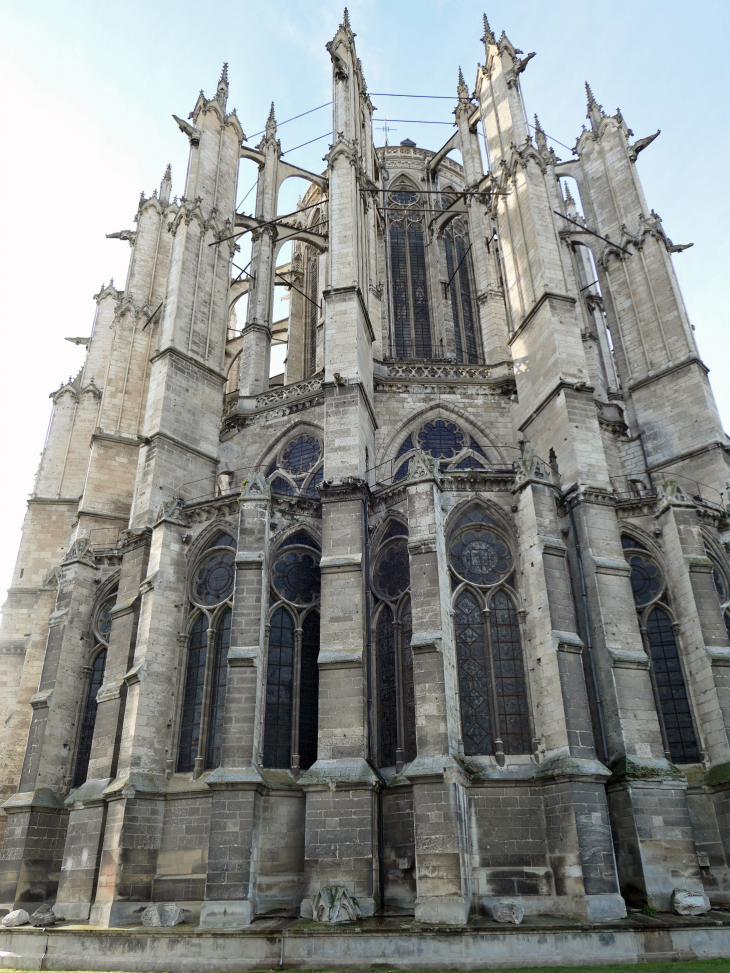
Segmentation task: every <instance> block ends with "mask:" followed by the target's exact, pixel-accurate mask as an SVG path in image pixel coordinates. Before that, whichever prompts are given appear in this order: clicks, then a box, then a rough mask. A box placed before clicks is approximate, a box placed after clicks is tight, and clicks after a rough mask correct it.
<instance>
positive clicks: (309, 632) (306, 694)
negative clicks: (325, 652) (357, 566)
mask: <svg viewBox="0 0 730 973" xmlns="http://www.w3.org/2000/svg"><path fill="white" fill-rule="evenodd" d="M318 656H319V612H316V611H313V612H310V613H309V614H308V615H307V617H306V618H305V619H304V624H303V625H302V654H301V673H300V676H299V766H300V768H301V769H302V770H308V769H309V768H310V767H311V766H312V764H313V763H314V762H315V760H316V759H317V726H318V720H317V716H318V713H319V665H318V663H317V658H318Z"/></svg>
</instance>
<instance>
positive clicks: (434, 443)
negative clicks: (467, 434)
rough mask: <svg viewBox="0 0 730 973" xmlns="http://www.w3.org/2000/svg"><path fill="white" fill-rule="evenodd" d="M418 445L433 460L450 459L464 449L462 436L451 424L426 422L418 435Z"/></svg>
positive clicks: (441, 421)
mask: <svg viewBox="0 0 730 973" xmlns="http://www.w3.org/2000/svg"><path fill="white" fill-rule="evenodd" d="M418 445H419V446H420V447H421V449H422V450H424V452H426V453H428V454H429V455H430V456H433V457H434V459H440V458H441V457H445V458H446V459H451V458H452V457H453V456H456V454H457V453H458V452H460V451H461V450H462V449H463V448H464V434H463V433H462V432H461V430H460V429H459V428H458V426H456V425H455V424H454V423H453V422H444V420H443V419H437V420H436V421H435V422H427V423H426V424H425V426H424V427H423V428H422V429H421V430H420V431H419V433H418Z"/></svg>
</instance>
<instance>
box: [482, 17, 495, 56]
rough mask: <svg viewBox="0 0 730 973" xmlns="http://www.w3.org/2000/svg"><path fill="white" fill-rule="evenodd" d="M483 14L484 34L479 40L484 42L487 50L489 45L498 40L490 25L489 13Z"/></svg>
mask: <svg viewBox="0 0 730 973" xmlns="http://www.w3.org/2000/svg"><path fill="white" fill-rule="evenodd" d="M483 16H484V36H483V37H480V38H479V40H481V41H483V42H484V50H485V51H486V49H487V47H488V46H489V45H490V44H494V43H496V41H495V39H494V32H493V31H492V28H491V27H490V26H489V21H488V20H487V15H486V14H484V15H483Z"/></svg>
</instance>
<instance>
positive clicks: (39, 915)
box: [30, 905, 58, 926]
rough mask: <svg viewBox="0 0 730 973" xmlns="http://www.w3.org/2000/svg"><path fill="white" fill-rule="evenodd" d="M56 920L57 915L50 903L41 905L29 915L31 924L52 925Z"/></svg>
mask: <svg viewBox="0 0 730 973" xmlns="http://www.w3.org/2000/svg"><path fill="white" fill-rule="evenodd" d="M54 922H58V916H57V915H56V913H55V912H54V911H53V907H52V906H50V905H42V906H41V907H40V908H39V909H36V911H35V912H34V913H33V915H32V916H31V917H30V924H31V926H52V925H53V924H54Z"/></svg>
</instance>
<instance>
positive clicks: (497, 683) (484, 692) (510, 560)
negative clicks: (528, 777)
mask: <svg viewBox="0 0 730 973" xmlns="http://www.w3.org/2000/svg"><path fill="white" fill-rule="evenodd" d="M449 564H450V567H451V572H452V579H453V585H454V588H455V598H454V629H455V638H456V655H457V667H458V678H459V700H460V704H461V731H462V738H463V741H464V752H465V754H466V755H467V756H477V755H494V756H495V757H496V758H497V761H498V762H499V763H503V762H504V757H505V754H526V753H530V752H531V739H532V731H531V724H530V708H529V699H528V686H527V676H526V673H525V664H524V659H523V654H522V636H521V631H520V621H519V617H518V612H517V607H516V595H515V592H514V590H513V589H512V587H511V584H510V582H511V580H512V577H513V575H514V567H515V565H514V556H513V554H512V550H511V547H510V544H509V541H508V539H507V537H506V535H505V533H504V531H503V530H502V529H501V528H500V527H499V525H498V524H497V523H496V521H495V520H493V519H492V518H491V517H490V516H489V514H488V513H487V511H486V510H485V509H484V508H483V507H481V506H478V505H477V506H474V507H471V508H470V509H469V510H467V511H466V512H465V513H463V514H461V515H460V516H459V517H458V519H457V521H456V524H455V525H454V527H453V529H452V531H451V534H450V539H449Z"/></svg>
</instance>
